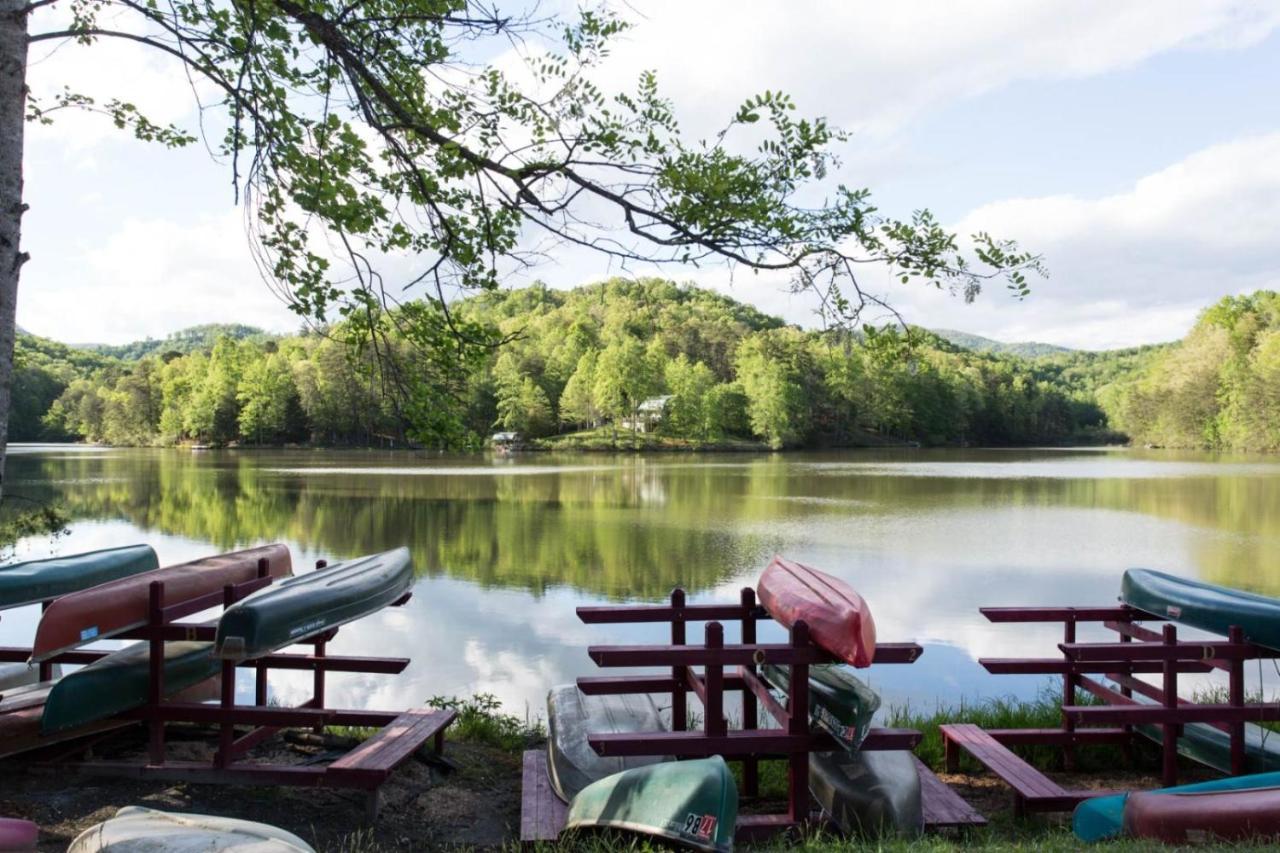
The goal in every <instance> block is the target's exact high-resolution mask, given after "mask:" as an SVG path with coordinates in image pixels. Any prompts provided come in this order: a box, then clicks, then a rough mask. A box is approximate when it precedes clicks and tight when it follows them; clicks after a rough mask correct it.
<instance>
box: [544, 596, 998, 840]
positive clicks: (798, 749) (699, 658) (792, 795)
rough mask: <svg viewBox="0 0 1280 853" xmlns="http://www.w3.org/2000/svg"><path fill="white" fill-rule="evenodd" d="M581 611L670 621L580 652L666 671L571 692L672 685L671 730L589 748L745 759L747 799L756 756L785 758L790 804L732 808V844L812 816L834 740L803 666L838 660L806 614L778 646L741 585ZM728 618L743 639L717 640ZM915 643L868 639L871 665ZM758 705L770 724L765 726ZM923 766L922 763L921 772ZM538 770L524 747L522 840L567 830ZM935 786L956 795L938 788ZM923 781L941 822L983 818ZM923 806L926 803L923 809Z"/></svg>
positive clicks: (587, 684)
mask: <svg viewBox="0 0 1280 853" xmlns="http://www.w3.org/2000/svg"><path fill="white" fill-rule="evenodd" d="M577 615H578V618H579V619H580V620H581V621H582V622H584V623H585V624H588V625H605V624H615V625H616V624H636V623H661V622H666V623H670V626H671V628H670V636H671V642H670V644H669V645H642V646H602V645H593V646H589V647H588V648H587V654H588V656H590V658H591V659H592V660H593V661H594V662H595V663H596V664H597V665H598V666H600V667H606V668H608V667H661V668H662V669H661V671H659V672H656V673H652V674H642V675H623V676H588V677H583V678H579V679H578V681H577V684H578V689H579V690H581V691H582V692H583V693H585V694H587V695H604V694H632V693H661V694H668V695H669V696H670V701H671V730H670V731H657V732H636V733H626V734H613V733H610V734H596V735H588V738H587V741H588V743H590V744H591V746H592V748H594V749H595V751H596V752H597V753H599V754H600V755H604V756H624V755H674V756H676V757H677V758H707V757H710V756H714V755H719V756H722V757H723V758H725V759H726V760H729V761H737V762H740V763H741V764H742V780H743V790H742V792H741V795H742V796H743V797H744V798H746V799H751V798H755V797H758V796H759V778H760V777H759V763H760V761H761V760H762V759H764V758H778V757H781V758H783V759H785V760H786V762H787V790H788V794H787V810H786V811H785V812H782V813H778V814H747V815H743V814H740V815H739V816H738V823H737V832H736V835H737V838H738V839H739V840H740V841H750V840H756V839H761V838H766V837H769V836H771V835H775V834H777V833H780V832H785V831H787V830H791V829H795V828H798V827H801V826H803V825H805V824H808V823H811V822H812V821H814V820H815V819H816V818H815V815H814V813H813V811H812V806H811V801H810V795H809V753H811V752H830V751H833V750H838V749H840V747H839V746H838V745H837V744H836V743H835V741H834V740H833V739H832V738H831V737H830V736H828V735H826V734H822V733H815V732H813V731H811V730H810V727H809V702H810V697H809V667H810V666H811V665H813V664H822V663H835V662H837V661H836V659H835V658H834V657H833V656H832V655H831V654H830V653H828V652H826V651H824V650H823V649H821V648H819V647H818V646H816V645H814V644H813V643H812V642H810V640H809V632H808V628H807V626H806V625H805V624H804V623H803V622H799V623H797V624H796V625H795V626H794V628H792V630H791V632H790V638H789V641H788V642H786V643H761V642H759V641H758V640H757V636H756V633H757V632H756V627H757V623H758V622H760V621H762V620H768V619H770V618H771V617H770V616H769V614H768V613H767V612H766V611H765V609H764V608H763V607H761V606H759V605H758V604H757V602H756V597H755V591H754V590H753V589H751V588H749V587H748V588H745V589H743V590H742V593H741V597H740V600H739V602H738V603H737V604H687V603H686V600H685V592H684V590H682V589H676V590H675V591H673V592H672V593H671V600H670V603H669V604H662V605H623V606H603V607H579V608H578V609H577ZM691 622H694V623H697V622H702V623H705V624H704V628H703V636H702V642H701V643H691V642H689V631H688V625H689V623H691ZM726 622H736V623H738V624H739V626H740V627H739V632H740V642H738V643H733V644H730V643H726V642H725V632H724V623H726ZM922 652H923V650H922V649H921V648H920V646H918V645H916V644H914V643H881V644H877V646H876V655H875V661H874V662H875V663H878V664H890V663H911V662H912V661H914V660H915V659H916V658H918V657H920V655H921V653H922ZM764 664H776V665H781V666H787V667H790V676H789V678H790V681H789V684H788V689H787V690H786V691H785V696H784V699H783V701H779V700H778V699H776V698H775V697H774V694H773V693H772V691H770V689H769V687H768V686H767V685H766V684H765V683H764V681H763V680H762V679H761V677H760V674H759V667H761V666H763V665H764ZM726 691H734V692H740V693H741V694H742V720H741V727H740V728H735V729H731V728H730V727H729V723H728V720H727V719H726V718H725V713H724V695H725V692H726ZM690 694H693V696H695V697H696V698H697V700H698V701H699V702H700V703H701V705H702V725H701V728H698V729H690V728H689V725H688V712H689V695H690ZM761 711H763V712H764V714H765V715H767V717H768V719H769V720H770V721H771V722H772V724H773V725H769V726H762V720H761ZM920 737H921V735H920V733H919V732H917V731H915V730H912V729H886V728H877V729H872V730H871V731H870V732H869V733H868V734H867V737H866V740H865V741H864V742H863V745H862V748H863V749H868V750H881V749H906V750H910V749H913V748H914V747H915V746H916V744H918V743H919V742H920ZM921 767H923V765H921ZM540 771H541V772H540ZM924 773H929V771H928V770H927V769H924ZM929 776H930V777H932V774H931V773H929ZM542 777H545V760H540V756H539V755H538V754H536V753H528V754H526V756H525V778H524V801H523V804H522V805H523V809H522V825H521V836H522V840H524V841H544V840H551V839H554V838H555V837H556V835H557V834H558V833H559V831H560V829H561V827H563V815H564V808H563V805H562V804H559V805H558V801H554V802H553V800H554V794H552V793H551V792H550V786H549V785H547V784H546V783H545V779H544V778H542ZM938 787H940V788H941V791H942V792H945V794H950V796H951V798H954V799H953V800H952V799H946V797H945V796H941V797H940V796H939V791H938ZM924 788H925V790H926V791H932V792H933V794H934V804H935V806H936V808H935V809H934V812H935V813H936V814H937V815H939V816H940V822H946V823H947V825H951V826H956V825H966V824H967V825H973V824H978V823H983V822H985V821H983V820H982V818H981V817H980V816H978V815H977V814H976V813H974V812H973V811H972V809H969V808H968V807H967V805H965V804H964V802H963V800H960V798H959V797H958V796H957V795H955V794H954V793H952V792H950V790H949V789H947V788H946V786H945V785H942V784H941V783H939V786H929V785H927V784H926V785H925V786H924ZM942 800H945V802H943V801H942ZM955 801H958V803H957V802H955ZM928 813H929V809H928V806H926V815H928ZM958 815H959V816H960V817H957V816H958ZM926 822H928V818H927V817H926Z"/></svg>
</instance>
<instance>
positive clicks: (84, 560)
mask: <svg viewBox="0 0 1280 853" xmlns="http://www.w3.org/2000/svg"><path fill="white" fill-rule="evenodd" d="M158 568H160V561H159V559H157V558H156V552H155V550H154V549H153V548H152V547H151V546H150V545H126V546H125V547H123V548H105V549H103V550H101V551H88V552H86V553H84V554H72V555H70V556H67V557H53V558H51V559H48V560H31V561H28V562H25V563H14V564H13V565H11V566H5V567H3V568H0V610H3V609H5V608H8V607H18V606H19V605H23V604H35V603H36V602H40V601H49V600H50V599H53V598H58V597H59V596H63V595H68V594H70V593H73V592H78V591H80V590H82V589H88V588H89V587H91V586H97V585H98V584H102V583H106V582H108V581H113V580H116V579H117V578H123V577H128V576H129V575H136V574H138V573H139V572H149V571H151V570H153V569H158Z"/></svg>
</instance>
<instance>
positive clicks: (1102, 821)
mask: <svg viewBox="0 0 1280 853" xmlns="http://www.w3.org/2000/svg"><path fill="white" fill-rule="evenodd" d="M1277 787H1280V773H1257V774H1254V775H1252V776H1234V777H1231V778H1228V779H1213V780H1211V781H1208V782H1196V783H1194V784H1191V785H1178V786H1176V787H1173V788H1160V789H1157V790H1155V791H1147V792H1143V793H1145V794H1201V793H1222V792H1230V791H1247V790H1264V789H1275V788H1277ZM1133 796H1135V794H1114V795H1112V796H1109V797H1095V798H1093V799H1091V800H1085V801H1084V802H1082V803H1081V804H1080V805H1078V806H1076V810H1075V812H1074V813H1073V814H1072V816H1071V829H1072V831H1073V832H1075V834H1076V837H1077V838H1079V839H1080V840H1081V841H1089V842H1093V841H1102V840H1104V839H1107V838H1113V837H1115V836H1117V835H1119V834H1120V833H1121V832H1122V830H1123V829H1124V827H1125V807H1126V803H1127V802H1128V800H1129V799H1130V798H1131V797H1133ZM1272 808H1273V809H1274V808H1276V806H1274V805H1273V806H1272Z"/></svg>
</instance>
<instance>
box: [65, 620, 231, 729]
mask: <svg viewBox="0 0 1280 853" xmlns="http://www.w3.org/2000/svg"><path fill="white" fill-rule="evenodd" d="M164 654H165V662H164V688H165V695H166V696H168V695H172V694H174V693H177V692H179V691H182V690H186V689H187V688H189V687H193V686H195V685H197V684H199V683H201V682H203V681H205V680H207V679H210V678H212V677H213V676H214V675H217V674H218V672H219V671H220V669H221V661H219V660H218V659H217V658H215V657H214V656H213V645H212V644H211V643H188V642H180V643H165V644H164ZM149 658H150V653H149V649H148V644H147V643H135V644H134V645H132V646H129V647H127V648H124V649H121V650H120V651H118V652H112V653H111V654H109V655H107V656H106V657H104V658H100V659H99V660H96V661H94V662H93V663H91V664H89V665H88V666H86V667H84V668H83V669H80V670H77V671H76V672H73V673H71V674H70V675H65V676H63V677H62V679H61V680H59V681H58V682H57V683H56V684H54V685H53V688H52V689H51V690H50V691H49V696H48V698H46V699H45V704H44V714H43V716H42V717H41V723H40V727H41V731H42V732H43V733H45V734H51V733H54V732H60V731H66V730H68V729H74V728H78V727H80V726H83V725H87V724H89V723H93V722H96V721H98V720H104V719H107V718H108V717H112V716H115V715H116V714H119V713H121V712H122V711H129V710H132V709H134V708H138V707H141V706H142V705H143V704H145V703H146V700H147V692H148V685H149V680H150V660H149Z"/></svg>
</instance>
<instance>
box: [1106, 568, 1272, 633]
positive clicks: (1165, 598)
mask: <svg viewBox="0 0 1280 853" xmlns="http://www.w3.org/2000/svg"><path fill="white" fill-rule="evenodd" d="M1120 600H1121V601H1123V602H1124V603H1125V604H1127V605H1129V606H1130V607H1135V608H1137V609H1138V610H1142V611H1145V612H1147V613H1152V614H1155V615H1156V616H1161V617H1163V618H1165V619H1170V620H1172V621H1174V622H1179V623H1181V624H1183V625H1190V626H1191V627H1192V628H1199V629H1201V630H1203V631H1211V632H1213V633H1214V634H1222V635H1223V636H1225V635H1226V633H1227V629H1228V628H1230V627H1231V626H1232V625H1239V626H1240V627H1241V628H1242V629H1243V630H1244V635H1245V637H1246V638H1247V639H1248V640H1249V641H1250V642H1252V643H1257V644H1258V645H1260V646H1266V647H1267V648H1269V649H1280V599H1276V598H1270V597H1268V596H1265V595H1257V594H1255V593H1252V592H1243V591H1241V590H1238V589H1230V588H1228V587H1225V586H1214V585H1213V584H1208V583H1202V582H1200V581H1194V580H1190V579H1188V578H1180V577H1175V576H1173V575H1169V574H1165V573H1164V572H1156V571H1152V570H1150V569H1129V570H1128V571H1127V572H1125V573H1124V580H1123V581H1122V582H1121V584H1120Z"/></svg>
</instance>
